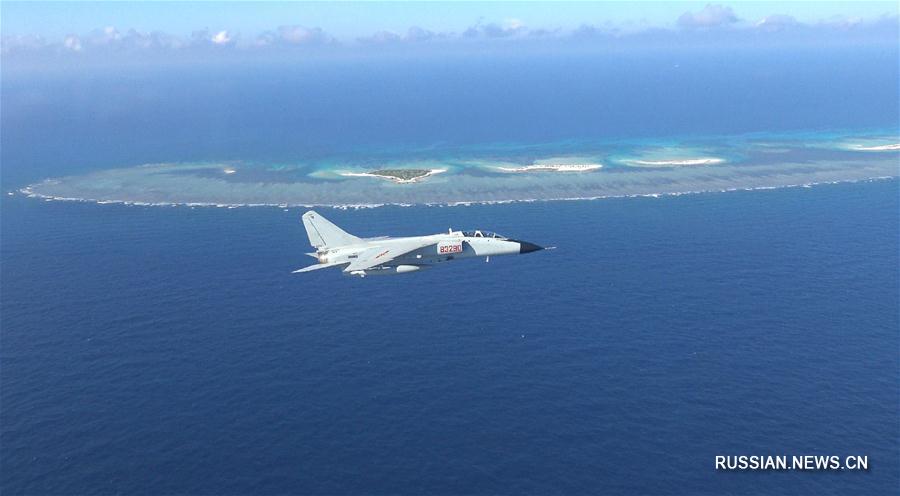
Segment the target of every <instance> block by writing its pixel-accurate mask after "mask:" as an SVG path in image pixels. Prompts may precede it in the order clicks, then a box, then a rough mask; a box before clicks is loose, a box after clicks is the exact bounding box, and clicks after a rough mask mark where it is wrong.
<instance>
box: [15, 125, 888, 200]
mask: <svg viewBox="0 0 900 496" xmlns="http://www.w3.org/2000/svg"><path fill="white" fill-rule="evenodd" d="M898 142H900V136H898V135H897V134H896V133H895V132H893V131H891V130H874V131H872V130H870V131H856V132H846V131H845V132H821V133H798V132H791V133H785V134H784V135H775V134H773V133H768V134H752V135H735V136H707V137H693V138H682V139H674V138H663V139H655V140H651V139H641V140H631V141H629V140H619V141H616V142H611V141H609V142H603V141H601V140H598V141H593V142H592V141H576V140H570V141H564V142H553V143H535V144H530V145H514V144H509V143H507V144H484V145H480V146H467V147H447V146H445V147H431V148H428V149H420V148H414V147H411V148H406V149H402V148H401V149H394V148H386V149H377V148H373V149H368V150H361V151H355V152H353V153H350V152H347V153H344V154H339V155H333V156H330V157H322V158H319V159H316V160H307V161H300V162H295V163H284V162H279V163H265V162H258V161H257V162H254V161H245V160H232V161H225V162H199V163H162V164H145V165H142V166H137V167H134V166H133V167H124V168H121V167H120V168H114V169H104V170H100V171H94V172H91V173H88V174H79V175H74V176H68V177H62V178H53V179H49V180H45V181H42V182H38V183H34V184H32V185H29V186H27V187H25V188H23V189H22V190H21V191H22V192H23V193H25V194H28V195H33V196H39V197H42V198H51V199H68V200H88V201H100V202H124V203H141V204H192V205H228V206H242V205H344V206H346V205H383V204H435V203H445V204H446V203H449V204H453V203H460V202H487V203H491V202H506V201H532V200H554V199H583V198H599V197H613V196H636V195H659V194H682V193H692V192H703V191H728V190H736V189H760V188H772V187H785V186H800V185H809V184H820V183H833V182H841V181H860V180H867V179H873V178H885V177H896V176H897V175H898V174H900V169H898V160H900V151H897V150H892V149H889V148H887V149H885V145H888V146H891V145H896V144H897V143H898ZM565 164H579V165H580V166H582V167H586V169H585V170H582V171H577V172H572V171H569V172H564V171H555V172H550V171H547V170H540V171H528V170H527V167H533V166H535V165H542V166H547V165H549V166H560V165H565ZM381 169H418V170H423V171H425V170H430V171H433V172H434V173H435V175H433V176H430V177H427V178H424V179H422V180H421V181H418V182H416V183H415V184H394V183H392V182H390V181H386V180H385V179H383V178H377V177H361V176H359V174H360V173H368V172H371V171H377V170H381ZM438 173H439V174H438Z"/></svg>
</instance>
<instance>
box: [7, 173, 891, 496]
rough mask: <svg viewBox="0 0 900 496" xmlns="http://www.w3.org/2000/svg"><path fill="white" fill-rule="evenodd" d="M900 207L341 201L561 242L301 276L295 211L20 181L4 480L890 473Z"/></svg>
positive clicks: (796, 196)
mask: <svg viewBox="0 0 900 496" xmlns="http://www.w3.org/2000/svg"><path fill="white" fill-rule="evenodd" d="M898 212H900V205H898V183H897V181H896V180H888V181H876V182H870V183H856V184H837V185H823V186H817V187H813V188H788V189H778V190H768V191H748V192H731V193H714V194H697V195H684V196H677V197H662V198H622V199H605V200H597V201H577V202H539V203H528V204H511V205H482V206H468V207H445V208H442V207H410V208H401V207H383V208H376V209H363V210H332V209H328V210H325V211H323V213H324V214H325V215H326V216H328V217H329V218H330V219H331V220H333V221H334V222H335V223H337V224H338V225H340V226H342V227H345V228H346V229H347V230H348V231H349V232H352V233H354V234H359V235H364V236H371V235H377V234H384V233H391V234H397V235H401V234H409V235H412V234H420V233H430V232H439V231H441V230H443V229H446V228H447V227H448V226H452V227H453V228H455V229H456V228H465V227H482V228H490V229H494V230H496V231H498V232H501V233H504V234H506V235H509V236H515V237H521V238H524V239H528V240H531V241H534V242H537V243H540V244H544V245H556V246H558V249H556V250H554V251H547V252H539V253H536V254H529V255H528V256H522V257H509V258H502V257H500V258H496V259H492V260H491V261H490V263H484V262H483V261H480V260H479V261H465V262H459V263H457V264H453V265H451V266H446V267H437V268H435V269H432V270H430V271H425V272H422V273H418V274H412V275H407V276H397V277H389V278H366V279H362V280H360V279H355V278H347V277H342V276H340V275H339V274H337V273H333V272H328V271H320V272H315V273H311V274H305V275H295V274H291V273H290V271H291V270H293V269H295V268H297V267H300V266H303V265H306V264H307V263H308V262H309V260H310V259H309V258H308V257H306V256H305V255H303V254H302V253H303V252H304V251H308V249H309V248H308V246H307V241H306V237H305V233H304V231H303V229H302V226H301V225H300V221H299V216H300V214H301V213H302V210H300V209H290V210H289V211H283V210H281V209H277V208H244V209H216V208H196V209H189V208H186V207H170V208H165V207H135V206H130V207H129V206H121V205H95V204H83V203H63V202H41V201H36V200H33V199H28V198H24V197H21V196H17V197H7V198H4V199H3V223H2V230H3V231H2V239H3V251H2V275H3V284H2V325H3V340H2V384H3V387H2V390H0V393H2V404H3V419H2V420H3V421H2V428H3V430H2V437H3V442H2V446H0V453H2V460H3V473H4V476H3V492H4V493H8V494H111V493H123V494H167V493H183V494H222V493H228V494H276V493H309V494H372V493H378V494H387V493H399V494H421V493H438V494H461V493H479V494H496V493H504V494H525V493H529V494H547V493H592V494H593V493H598V492H608V493H624V492H629V493H641V494H685V493H691V494H760V493H765V494H846V493H866V494H879V493H880V494H886V493H890V492H893V491H894V490H895V489H896V487H897V482H898V480H900V466H898V464H897V460H898V457H900V448H898V443H896V442H895V440H896V439H897V438H898V434H900V431H898V424H897V418H898V415H900V408H898V406H900V405H898V399H897V386H898V377H900V366H898V355H897V349H898V344H900V343H898V333H897V330H898V312H897V302H898V298H900V295H898V271H897V253H898V215H900V214H898ZM720 454H787V455H794V454H839V455H842V456H843V455H850V454H859V455H867V456H868V457H869V464H870V468H869V470H868V471H866V472H827V473H825V472H806V473H796V472H767V473H759V472H755V473H753V472H748V473H741V472H717V471H716V470H714V457H715V455H720Z"/></svg>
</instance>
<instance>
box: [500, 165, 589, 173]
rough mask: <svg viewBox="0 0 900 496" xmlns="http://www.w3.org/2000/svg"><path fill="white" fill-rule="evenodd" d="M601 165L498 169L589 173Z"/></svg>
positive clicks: (528, 166) (503, 168)
mask: <svg viewBox="0 0 900 496" xmlns="http://www.w3.org/2000/svg"><path fill="white" fill-rule="evenodd" d="M602 167H603V165H601V164H535V165H525V166H522V167H496V169H497V170H501V171H503V172H588V171H592V170H597V169H600V168H602Z"/></svg>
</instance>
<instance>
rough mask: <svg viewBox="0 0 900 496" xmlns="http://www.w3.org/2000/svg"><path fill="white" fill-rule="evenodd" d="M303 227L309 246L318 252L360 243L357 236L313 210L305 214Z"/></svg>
mask: <svg viewBox="0 0 900 496" xmlns="http://www.w3.org/2000/svg"><path fill="white" fill-rule="evenodd" d="M303 227H305V228H306V235H307V236H309V244H311V245H312V246H313V247H315V248H316V249H317V250H320V249H323V248H325V249H327V248H329V247H334V246H341V245H352V244H354V243H358V242H359V241H360V239H359V238H357V237H356V236H353V235H352V234H349V233H347V232H346V231H344V230H343V229H341V228H340V227H338V226H336V225H334V224H332V223H331V222H329V221H328V219H326V218H325V217H322V216H321V215H319V214H318V213H316V212H314V211H312V210H310V211H309V212H306V213H305V214H303Z"/></svg>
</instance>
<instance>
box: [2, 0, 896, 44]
mask: <svg viewBox="0 0 900 496" xmlns="http://www.w3.org/2000/svg"><path fill="white" fill-rule="evenodd" d="M897 14H898V5H897V3H894V2H791V3H784V2H724V3H706V2H665V3H660V2H628V3H624V2H590V3H588V2H571V3H547V2H521V3H520V2H515V3H514V2H462V3H451V2H415V3H411V2H404V3H400V2H392V3H380V2H337V3H335V2H327V3H326V2H321V3H320V2H308V3H285V2H279V3H273V2H177V3H176V2H134V3H131V2H101V3H95V2H88V3H85V2H61V3H60V2H3V5H2V35H3V53H4V54H5V55H9V54H13V53H22V52H25V53H29V52H30V53H35V52H46V51H55V52H72V53H86V52H91V51H95V52H96V51H98V50H102V49H104V48H109V47H111V46H117V47H122V46H127V47H131V48H135V47H144V48H146V49H151V50H159V49H162V50H172V49H177V50H179V51H185V50H191V49H196V48H197V47H198V46H201V45H213V46H231V47H238V48H255V49H259V48H260V47H267V46H268V47H272V46H278V47H282V48H283V47H285V46H314V45H318V46H320V45H329V46H338V45H339V46H358V45H372V44H385V43H404V42H422V41H427V42H431V43H434V42H443V43H445V44H446V43H447V42H453V41H459V40H464V41H465V40H468V41H471V40H477V39H501V38H502V39H518V40H521V39H536V38H541V39H545V40H546V39H552V40H557V41H558V40H563V39H570V38H579V37H581V38H584V35H585V34H594V35H597V34H603V35H605V36H612V37H616V38H623V37H626V38H627V37H630V36H637V37H640V36H643V37H644V38H646V34H647V33H654V32H659V33H663V34H664V35H666V36H671V35H672V33H676V34H677V33H696V32H712V33H713V34H718V35H721V34H723V33H725V34H728V33H732V34H733V33H744V34H746V33H749V32H753V31H756V32H768V33H784V32H792V33H794V34H798V33H803V36H805V37H807V38H812V39H815V38H816V37H817V36H819V37H826V38H834V37H836V36H837V37H840V36H843V35H842V33H849V34H850V35H851V37H854V36H855V37H857V38H858V37H860V36H862V37H865V36H866V35H867V33H870V32H871V33H875V35H876V36H880V37H882V38H885V37H886V38H887V40H889V41H893V42H896V34H895V33H896V31H897ZM663 38H665V36H663Z"/></svg>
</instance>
